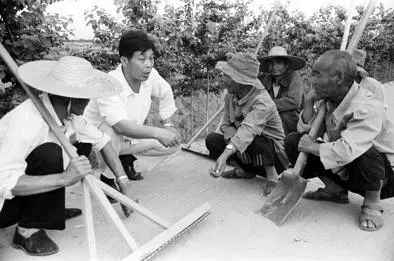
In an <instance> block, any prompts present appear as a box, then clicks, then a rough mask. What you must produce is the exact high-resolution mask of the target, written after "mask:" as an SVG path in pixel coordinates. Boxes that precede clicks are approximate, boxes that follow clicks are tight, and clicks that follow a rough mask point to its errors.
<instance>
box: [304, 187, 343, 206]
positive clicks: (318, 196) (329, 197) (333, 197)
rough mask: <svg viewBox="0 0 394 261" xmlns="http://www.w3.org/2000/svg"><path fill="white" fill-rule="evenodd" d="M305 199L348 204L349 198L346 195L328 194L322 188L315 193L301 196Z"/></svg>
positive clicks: (311, 192) (310, 192)
mask: <svg viewBox="0 0 394 261" xmlns="http://www.w3.org/2000/svg"><path fill="white" fill-rule="evenodd" d="M302 197H303V198H305V199H310V200H319V201H321V200H324V201H332V202H335V203H339V204H347V203H349V198H348V196H347V193H338V194H334V193H330V192H327V191H326V190H325V189H324V188H319V189H318V190H316V191H309V192H307V193H305V194H304V195H303V196H302Z"/></svg>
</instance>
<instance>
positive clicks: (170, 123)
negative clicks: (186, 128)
mask: <svg viewBox="0 0 394 261" xmlns="http://www.w3.org/2000/svg"><path fill="white" fill-rule="evenodd" d="M163 127H167V128H168V127H170V128H173V127H174V124H173V123H172V122H167V123H164V124H163Z"/></svg>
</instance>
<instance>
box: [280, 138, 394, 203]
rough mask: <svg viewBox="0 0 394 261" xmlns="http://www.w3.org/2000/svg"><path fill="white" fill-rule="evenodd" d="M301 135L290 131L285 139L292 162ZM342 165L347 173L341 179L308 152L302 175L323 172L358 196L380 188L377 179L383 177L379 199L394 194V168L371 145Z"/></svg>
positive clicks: (321, 173) (307, 176)
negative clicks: (346, 177)
mask: <svg viewBox="0 0 394 261" xmlns="http://www.w3.org/2000/svg"><path fill="white" fill-rule="evenodd" d="M301 137H302V135H301V134H299V133H294V132H293V133H291V134H289V135H288V136H287V137H286V139H285V151H286V154H287V157H288V158H289V161H290V163H291V164H293V165H294V164H295V162H296V160H297V156H298V154H299V152H298V142H299V141H300V139H301ZM344 167H345V168H346V170H347V171H348V174H349V178H348V179H347V180H342V179H341V178H340V177H339V176H338V175H335V174H334V173H333V172H332V171H331V170H326V169H324V166H323V164H322V163H321V161H320V158H319V157H317V156H314V155H309V157H308V160H307V163H306V166H305V169H304V172H303V177H304V178H307V179H309V178H314V177H319V176H326V177H328V178H330V179H331V180H332V181H334V182H335V183H336V184H338V185H339V186H341V187H342V188H344V189H347V190H350V191H352V192H354V193H357V194H360V195H361V196H364V194H365V191H378V190H379V189H380V181H382V180H383V187H382V190H381V193H380V197H381V199H384V198H389V197H393V196H394V172H393V170H392V168H391V166H390V162H389V161H388V160H387V157H386V155H384V154H383V153H381V152H379V151H378V150H377V149H376V148H375V147H371V148H370V149H369V150H367V151H366V152H365V153H364V154H362V155H361V156H359V157H358V158H356V159H355V160H353V161H352V162H350V163H349V164H347V165H345V166H344Z"/></svg>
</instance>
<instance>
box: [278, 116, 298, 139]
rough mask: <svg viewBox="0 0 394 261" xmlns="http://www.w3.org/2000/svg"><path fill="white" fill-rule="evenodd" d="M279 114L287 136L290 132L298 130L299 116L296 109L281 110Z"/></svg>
mask: <svg viewBox="0 0 394 261" xmlns="http://www.w3.org/2000/svg"><path fill="white" fill-rule="evenodd" d="M279 116H280V119H281V120H282V125H283V130H284V131H285V135H286V136H287V135H288V134H289V133H292V132H295V131H297V123H298V119H299V117H298V112H297V111H296V110H293V111H282V112H279Z"/></svg>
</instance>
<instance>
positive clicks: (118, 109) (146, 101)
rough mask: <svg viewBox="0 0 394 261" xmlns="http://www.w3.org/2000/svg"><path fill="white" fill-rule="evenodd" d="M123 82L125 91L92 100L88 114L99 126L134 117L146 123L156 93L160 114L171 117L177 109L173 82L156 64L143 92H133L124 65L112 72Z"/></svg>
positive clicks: (142, 87)
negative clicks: (160, 71)
mask: <svg viewBox="0 0 394 261" xmlns="http://www.w3.org/2000/svg"><path fill="white" fill-rule="evenodd" d="M108 74H109V75H111V76H113V77H115V78H116V79H117V80H118V81H119V82H120V83H121V84H122V86H123V91H122V92H121V93H120V94H119V95H116V96H113V97H109V98H100V99H92V100H90V102H89V104H88V106H87V107H86V109H85V112H84V116H85V118H86V119H88V120H89V121H90V122H92V123H93V124H95V126H100V125H101V124H102V123H103V122H105V123H107V124H108V125H109V126H113V125H115V124H116V123H118V122H119V121H121V120H130V121H134V122H136V123H138V124H141V125H142V124H144V121H145V119H146V117H147V116H148V113H149V110H150V106H151V103H152V98H151V97H152V96H153V97H157V98H159V100H160V105H159V114H160V117H161V118H162V119H168V118H169V117H171V116H172V115H173V114H174V113H175V112H176V110H177V109H176V106H175V101H174V97H173V93H172V89H171V86H170V85H169V84H168V82H167V81H166V80H164V79H163V78H162V77H161V76H160V74H159V73H158V72H157V71H156V70H155V69H154V68H153V69H152V71H151V73H150V74H149V77H148V79H147V80H146V81H143V82H141V86H140V90H139V93H135V92H133V90H132V89H131V88H130V86H129V84H128V83H127V81H126V78H125V77H124V75H123V71H122V66H121V65H119V66H118V67H117V68H116V70H114V71H111V72H109V73H108Z"/></svg>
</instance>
